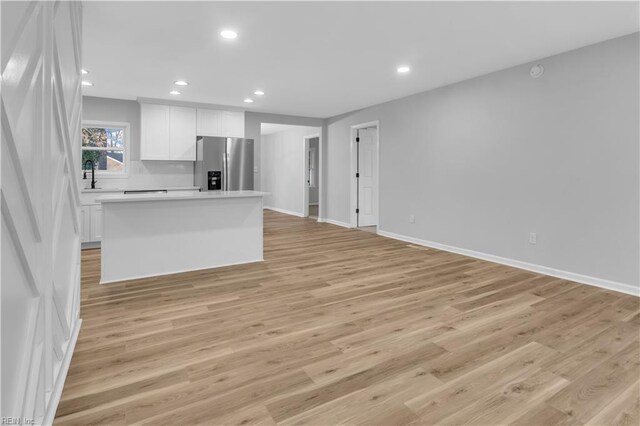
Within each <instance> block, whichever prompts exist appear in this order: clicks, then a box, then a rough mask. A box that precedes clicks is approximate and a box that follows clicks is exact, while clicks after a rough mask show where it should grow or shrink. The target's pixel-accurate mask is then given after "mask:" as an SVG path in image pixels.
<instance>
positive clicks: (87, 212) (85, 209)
mask: <svg viewBox="0 0 640 426" xmlns="http://www.w3.org/2000/svg"><path fill="white" fill-rule="evenodd" d="M88 241H91V206H82V207H80V242H82V243H86V242H88Z"/></svg>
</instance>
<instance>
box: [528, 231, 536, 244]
mask: <svg viewBox="0 0 640 426" xmlns="http://www.w3.org/2000/svg"><path fill="white" fill-rule="evenodd" d="M537 243H538V234H536V233H535V232H529V244H537Z"/></svg>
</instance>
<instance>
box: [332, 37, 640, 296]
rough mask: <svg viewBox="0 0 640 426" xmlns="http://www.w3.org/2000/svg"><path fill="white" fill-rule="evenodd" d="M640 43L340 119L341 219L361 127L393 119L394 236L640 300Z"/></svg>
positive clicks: (388, 196) (385, 168)
mask: <svg viewBox="0 0 640 426" xmlns="http://www.w3.org/2000/svg"><path fill="white" fill-rule="evenodd" d="M638 39H639V36H638V33H635V34H632V35H629V36H625V37H621V38H618V39H614V40H610V41H607V42H603V43H599V44H596V45H592V46H588V47H585V48H581V49H578V50H574V51H571V52H567V53H564V54H560V55H557V56H553V57H549V58H545V59H541V60H540V61H537V63H540V64H542V65H543V66H544V67H545V73H544V75H543V76H542V77H541V78H539V79H532V78H531V77H530V76H529V73H528V72H529V69H530V67H531V66H532V65H533V63H529V64H524V65H521V66H517V67H514V68H510V69H507V70H504V71H500V72H496V73H493V74H489V75H486V76H482V77H479V78H475V79H472V80H468V81H464V82H461V83H457V84H453V85H450V86H446V87H443V88H440V89H436V90H432V91H428V92H424V93H420V94H417V95H414V96H411V97H407V98H403V99H400V100H396V101H393V102H388V103H385V104H381V105H376V106H373V107H370V108H366V109H363V110H360V111H356V112H353V113H349V114H345V115H342V116H339V117H334V118H331V119H329V120H328V122H327V132H328V146H327V161H326V164H327V167H328V168H327V171H326V176H327V185H328V187H327V191H328V195H327V203H326V204H327V205H326V212H327V217H328V218H329V219H332V220H336V221H340V222H349V185H348V184H347V182H349V181H350V179H351V176H350V173H349V170H350V169H349V158H350V152H349V134H350V126H351V125H355V124H358V123H363V122H369V121H373V120H379V121H380V229H381V230H383V231H387V232H392V233H395V234H399V235H403V236H409V237H412V238H416V239H420V240H425V241H428V242H435V243H439V244H444V245H448V246H453V247H457V248H463V249H467V250H472V251H474V252H478V253H484V254H490V255H495V256H500V257H504V258H508V259H512V260H516V261H520V262H528V263H531V264H534V265H541V266H544V267H547V268H553V269H556V270H560V271H566V272H570V273H573V274H581V275H584V276H587V277H588V278H589V279H591V278H593V280H591V281H598V282H602V280H606V282H604V284H605V285H611V286H612V287H615V286H616V285H618V284H619V285H620V286H618V287H617V288H619V289H623V290H626V291H635V292H638V288H639V287H640V284H639V259H640V249H639V245H640V244H639V240H638V236H639V233H640V232H639V224H640V215H639V192H640V188H639V168H640V167H639V139H640V135H639V126H638V120H639V115H640V108H639V105H638V103H639V101H638V93H639V83H638V75H639V69H638V48H639V42H638ZM410 214H415V224H411V223H409V220H408V218H409V215H410ZM529 232H536V233H537V235H538V243H537V245H530V244H528V242H527V239H528V235H529ZM609 281H610V282H609Z"/></svg>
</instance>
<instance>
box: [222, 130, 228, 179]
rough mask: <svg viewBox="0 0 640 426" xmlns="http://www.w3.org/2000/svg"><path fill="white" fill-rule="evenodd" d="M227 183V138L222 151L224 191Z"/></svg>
mask: <svg viewBox="0 0 640 426" xmlns="http://www.w3.org/2000/svg"><path fill="white" fill-rule="evenodd" d="M227 185H228V178H227V140H226V139H225V140H224V152H223V153H222V190H223V191H226V190H227Z"/></svg>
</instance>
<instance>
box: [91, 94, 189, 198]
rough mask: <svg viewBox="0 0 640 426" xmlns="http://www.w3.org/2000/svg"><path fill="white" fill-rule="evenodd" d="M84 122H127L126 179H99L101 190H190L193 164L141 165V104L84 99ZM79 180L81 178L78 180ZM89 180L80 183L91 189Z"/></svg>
mask: <svg viewBox="0 0 640 426" xmlns="http://www.w3.org/2000/svg"><path fill="white" fill-rule="evenodd" d="M82 113H83V119H84V120H94V121H114V122H126V123H129V124H130V127H129V139H130V141H129V149H130V151H129V152H130V156H131V161H130V163H129V176H128V177H127V178H107V177H103V176H99V177H97V178H96V179H97V180H98V183H97V184H96V186H97V187H101V188H134V189H135V188H170V187H185V186H193V162H192V161H140V104H139V103H138V102H136V101H130V100H122V99H107V98H96V97H91V96H84V97H83V106H82ZM80 177H82V176H80ZM90 182H91V179H87V180H80V185H81V186H82V187H83V188H84V187H90Z"/></svg>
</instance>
